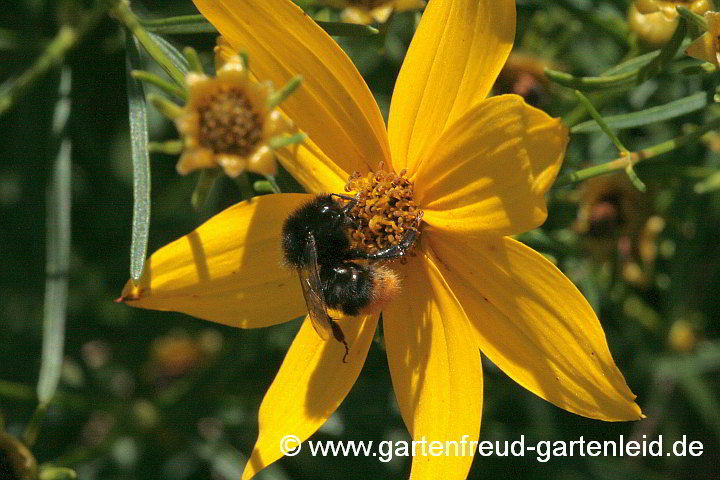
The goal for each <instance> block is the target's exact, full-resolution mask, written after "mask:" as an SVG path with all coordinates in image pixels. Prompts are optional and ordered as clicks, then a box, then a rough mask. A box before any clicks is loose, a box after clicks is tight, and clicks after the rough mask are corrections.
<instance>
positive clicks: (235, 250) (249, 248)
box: [119, 194, 310, 328]
mask: <svg viewBox="0 0 720 480" xmlns="http://www.w3.org/2000/svg"><path fill="white" fill-rule="evenodd" d="M308 198H310V196H309V195H304V194H278V195H267V196H261V197H256V198H253V199H252V200H250V201H247V202H242V203H238V204H237V205H234V206H232V207H230V208H228V209H227V210H225V211H223V212H221V213H219V214H217V215H215V216H214V217H212V218H211V219H210V220H208V221H207V222H205V223H204V224H203V225H201V226H200V227H198V228H197V229H196V230H195V231H194V232H192V233H190V234H189V235H185V236H184V237H181V238H179V239H178V240H175V241H174V242H172V243H170V244H168V245H166V246H164V247H163V248H161V249H160V250H158V251H157V252H155V253H154V254H153V255H152V256H151V257H150V258H149V259H148V261H147V264H146V268H145V272H144V273H143V276H142V278H141V280H140V282H139V284H138V285H137V286H133V284H132V283H131V282H128V283H127V285H126V286H125V289H124V290H123V293H122V296H121V297H120V299H119V300H122V301H124V302H125V303H127V304H128V305H130V306H133V307H140V308H149V309H152V310H170V311H175V312H183V313H187V314H189V315H193V316H195V317H198V318H203V319H205V320H211V321H213V322H218V323H223V324H226V325H232V326H235V327H242V328H256V327H264V326H268V325H274V324H276V323H281V322H285V321H287V320H291V319H293V318H297V317H299V316H300V315H303V314H305V313H306V312H307V309H306V306H305V301H304V299H303V295H302V291H301V288H300V281H299V280H298V275H297V273H296V272H294V271H292V270H289V269H287V268H286V267H285V266H284V265H283V255H282V248H281V245H280V234H281V231H282V225H283V222H284V220H285V218H286V217H287V216H288V215H289V214H290V212H292V211H293V210H294V209H296V208H297V207H298V206H300V205H301V204H302V203H303V202H306V201H307V200H308Z"/></svg>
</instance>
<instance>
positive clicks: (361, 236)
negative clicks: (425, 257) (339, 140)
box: [345, 163, 423, 253]
mask: <svg viewBox="0 0 720 480" xmlns="http://www.w3.org/2000/svg"><path fill="white" fill-rule="evenodd" d="M405 173H406V172H405V170H403V171H401V172H400V173H399V174H396V173H394V172H386V171H384V170H383V164H382V163H381V164H380V168H379V169H378V171H377V172H374V173H373V172H371V173H368V174H367V175H365V176H363V175H361V174H360V173H359V172H355V173H353V174H352V175H350V177H349V178H348V183H347V185H345V191H347V192H355V194H356V196H355V198H356V200H357V201H356V203H355V206H354V207H353V208H352V210H351V211H350V212H349V216H350V217H352V218H353V220H355V222H356V223H357V228H354V229H353V230H352V232H351V240H352V247H353V248H359V249H362V250H364V251H367V252H368V253H375V252H376V251H378V250H380V249H383V248H387V247H390V246H392V245H397V244H399V243H400V242H402V240H403V239H404V238H405V236H406V235H407V234H408V232H410V231H415V232H417V233H418V236H419V234H420V227H421V221H422V216H423V212H422V210H420V209H419V208H418V206H417V204H416V203H415V201H414V200H413V184H412V182H410V180H408V179H407V178H406V177H405Z"/></svg>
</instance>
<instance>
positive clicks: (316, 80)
mask: <svg viewBox="0 0 720 480" xmlns="http://www.w3.org/2000/svg"><path fill="white" fill-rule="evenodd" d="M195 5H196V6H197V8H198V10H200V13H202V14H203V15H204V16H205V17H206V18H207V19H208V20H209V21H210V22H211V23H212V24H213V25H214V26H215V27H216V28H217V29H218V31H219V32H220V33H221V34H222V35H223V37H225V40H226V41H227V42H228V43H230V45H232V46H233V47H234V48H235V49H236V50H245V51H247V52H248V53H249V54H250V70H251V71H252V72H253V73H254V74H255V75H256V76H257V78H259V79H261V80H263V81H264V80H271V81H272V82H273V84H274V85H275V87H276V88H280V87H282V86H283V85H285V83H286V82H287V81H288V80H290V79H291V78H292V77H293V76H295V75H302V76H303V77H304V79H305V81H304V82H303V84H302V85H301V86H300V88H298V89H297V90H296V91H295V92H294V93H293V94H292V95H290V97H288V99H287V100H285V101H284V102H283V103H282V109H283V110H284V111H285V112H286V113H287V114H288V116H289V117H290V118H292V119H293V121H294V122H295V123H296V124H297V125H298V127H299V128H300V129H301V130H303V131H304V132H307V134H308V135H310V137H311V138H312V139H313V141H314V142H315V143H316V144H317V145H318V146H319V147H320V149H322V151H323V152H325V154H326V155H327V156H328V157H330V158H332V159H333V160H334V161H335V162H337V164H338V165H339V166H340V167H341V168H342V169H343V170H344V171H346V172H354V171H356V170H359V171H367V170H368V169H375V167H376V166H377V165H378V163H379V162H380V161H381V160H387V158H388V157H389V153H388V152H389V147H388V143H387V134H386V131H385V123H384V121H383V118H382V115H381V113H380V109H379V108H378V106H377V104H376V103H375V99H374V98H373V96H372V94H371V93H370V90H369V89H368V87H367V85H366V84H365V81H364V80H363V78H362V76H361V75H360V73H359V72H358V71H357V69H356V68H355V66H354V65H353V64H352V62H351V61H350V59H349V58H348V57H347V55H346V54H345V53H344V52H343V51H342V49H341V48H340V47H339V46H338V45H337V43H335V42H334V41H333V39H332V38H331V37H330V36H329V35H327V34H326V33H325V31H323V30H322V29H321V28H320V27H319V26H318V25H317V24H316V23H315V22H313V21H312V19H311V18H310V17H309V16H307V15H306V14H305V13H304V12H303V11H302V10H301V9H300V8H299V7H297V6H296V5H294V4H293V3H292V2H290V1H289V0H274V1H272V2H269V1H267V0H243V1H238V0H195Z"/></svg>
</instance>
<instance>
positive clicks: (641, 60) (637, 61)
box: [602, 50, 660, 77]
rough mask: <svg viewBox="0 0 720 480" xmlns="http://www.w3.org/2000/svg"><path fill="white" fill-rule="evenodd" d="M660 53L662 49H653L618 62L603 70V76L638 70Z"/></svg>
mask: <svg viewBox="0 0 720 480" xmlns="http://www.w3.org/2000/svg"><path fill="white" fill-rule="evenodd" d="M658 55H660V50H653V51H652V52H648V53H645V54H643V55H638V56H637V57H633V58H631V59H630V60H626V61H624V62H622V63H618V64H617V65H615V66H613V67H610V68H608V69H607V70H605V72H603V74H602V76H603V77H610V76H612V75H619V74H622V73H627V72H631V71H634V70H637V69H639V68H642V67H644V66H645V65H647V64H648V63H650V62H652V61H653V60H655V59H656V58H657V56H658Z"/></svg>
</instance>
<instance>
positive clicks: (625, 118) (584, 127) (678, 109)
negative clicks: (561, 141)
mask: <svg viewBox="0 0 720 480" xmlns="http://www.w3.org/2000/svg"><path fill="white" fill-rule="evenodd" d="M711 103H712V99H710V98H708V94H707V93H705V92H699V93H696V94H694V95H690V96H689V97H685V98H681V99H679V100H673V101H672V102H669V103H666V104H664V105H658V106H656V107H651V108H648V109H645V110H640V111H639V112H633V113H625V114H622V115H613V116H610V117H603V118H604V120H605V123H606V124H607V125H608V126H609V127H611V128H614V129H623V128H634V127H641V126H643V125H650V124H652V123H657V122H663V121H665V120H670V119H672V118H676V117H680V116H682V115H687V114H688V113H691V112H695V111H697V110H700V109H701V108H704V107H706V106H707V105H709V104H711ZM600 130H601V128H600V125H599V124H598V123H597V122H596V121H595V120H588V121H587V122H583V123H580V124H578V125H575V126H574V127H573V128H572V129H571V130H570V131H571V132H572V133H590V132H599V131H600Z"/></svg>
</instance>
